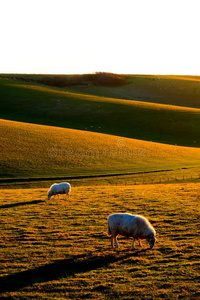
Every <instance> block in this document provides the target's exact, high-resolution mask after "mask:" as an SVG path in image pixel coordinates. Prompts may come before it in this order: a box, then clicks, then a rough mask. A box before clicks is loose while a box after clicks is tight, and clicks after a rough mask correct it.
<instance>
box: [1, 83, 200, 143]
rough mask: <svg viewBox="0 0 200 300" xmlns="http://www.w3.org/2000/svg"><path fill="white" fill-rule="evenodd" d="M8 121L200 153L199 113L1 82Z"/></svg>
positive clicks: (153, 104) (184, 108)
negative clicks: (72, 130) (110, 136)
mask: <svg viewBox="0 0 200 300" xmlns="http://www.w3.org/2000/svg"><path fill="white" fill-rule="evenodd" d="M0 99H1V101H0V117H1V118H3V119H9V120H15V121H23V122H31V123H37V124H44V125H52V126H59V127H65V128H73V129H80V130H89V131H95V132H101V133H105V134H112V135H117V136H118V135H119V136H124V137H129V138H135V139H141V140H147V141H154V142H159V143H167V144H173V145H181V146H190V147H200V139H199V128H200V109H197V108H196V109H195V108H187V107H181V106H174V105H164V104H155V103H148V102H142V101H133V100H122V99H116V98H109V97H101V96H95V95H87V94H81V93H75V92H69V91H63V90H59V89H56V88H50V87H45V86H41V85H31V84H30V83H22V82H18V81H16V80H6V79H1V80H0Z"/></svg>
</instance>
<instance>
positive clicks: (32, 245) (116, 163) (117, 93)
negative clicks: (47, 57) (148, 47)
mask: <svg viewBox="0 0 200 300" xmlns="http://www.w3.org/2000/svg"><path fill="white" fill-rule="evenodd" d="M199 97H200V77H199V76H152V75H143V76H140V75H117V74H108V73H98V74H85V75H57V76H56V75H23V74H19V75H16V74H4V75H3V74H1V76H0V118H1V119H0V141H1V154H2V155H1V156H0V220H1V221H0V248H1V251H0V299H77V300H78V299H98V300H100V299H102V300H103V299H127V300H128V299H149V300H150V299H155V300H160V299H170V300H172V299H192V300H193V299H200V284H199V282H200V254H199V252H200V239H199V236H200V214H199V200H200V198H199V197H200V196H199V195H200V150H199V147H200V139H199V133H200V131H199V128H200V102H199V99H200V98H199ZM61 180H62V181H64V180H68V181H69V182H70V183H71V185H72V193H71V197H70V199H69V200H65V199H63V198H62V197H60V199H58V198H56V199H54V198H52V199H51V200H50V201H48V200H47V190H48V188H49V186H50V185H51V184H52V183H53V182H55V181H61ZM115 212H129V213H133V214H143V215H145V216H146V217H147V218H148V219H149V220H150V221H151V223H152V224H153V226H154V227H155V229H156V232H157V233H158V235H159V237H158V241H157V243H156V245H155V247H154V248H153V249H152V250H149V249H148V245H147V244H146V243H145V242H143V244H144V245H143V246H144V247H143V248H142V249H141V248H139V246H137V247H136V250H131V240H130V239H126V238H122V237H119V245H120V246H121V247H120V249H117V250H116V249H115V250H112V249H111V247H110V240H109V237H108V236H107V217H108V215H109V214H111V213H115Z"/></svg>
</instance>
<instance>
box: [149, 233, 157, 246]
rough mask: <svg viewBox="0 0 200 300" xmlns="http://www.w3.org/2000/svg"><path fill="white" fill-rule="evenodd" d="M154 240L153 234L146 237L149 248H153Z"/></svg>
mask: <svg viewBox="0 0 200 300" xmlns="http://www.w3.org/2000/svg"><path fill="white" fill-rule="evenodd" d="M155 241H156V237H155V236H154V235H150V236H149V237H148V238H147V242H148V243H149V247H150V249H152V248H153V246H154V244H155Z"/></svg>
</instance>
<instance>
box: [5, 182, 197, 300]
mask: <svg viewBox="0 0 200 300" xmlns="http://www.w3.org/2000/svg"><path fill="white" fill-rule="evenodd" d="M199 191H200V185H199V184H197V183H196V184H195V183H188V184H173V185H172V184H168V185H156V186H155V185H145V186H141V185H138V186H135V185H127V186H114V185H112V186H94V185H92V186H87V187H82V186H79V187H74V186H73V187H72V193H71V197H70V200H69V201H66V200H64V199H62V197H61V198H60V199H59V200H58V199H55V200H54V199H52V200H51V201H47V199H46V196H47V189H43V188H40V189H31V188H30V189H23V190H21V189H15V190H9V189H8V190H1V193H0V210H1V224H0V246H1V258H0V260H1V264H0V270H1V272H0V273H1V275H0V282H1V285H0V286H1V287H0V289H1V290H0V296H1V297H7V298H9V299H27V298H33V299H53V298H54V299H66V298H67V299H84V298H86V299H116V298H117V299H131V298H132V299H198V298H199V296H200V289H199V288H200V286H199V279H200V273H199V270H200V268H199V267H200V262H199V259H200V255H199V250H200V241H199V239H198V236H199V233H200V232H199V214H198V210H197V207H198V203H199ZM113 212H130V213H137V214H144V215H145V216H146V217H148V218H149V220H150V221H151V223H152V224H153V226H154V227H155V229H156V231H157V233H158V234H159V238H158V243H156V244H155V247H154V249H153V250H146V249H147V247H148V245H147V244H146V243H145V242H143V247H144V248H143V249H140V248H139V246H138V245H136V250H134V251H132V250H131V240H130V239H126V238H122V237H119V239H118V241H119V245H120V249H119V250H112V249H111V247H110V239H109V238H108V237H107V234H106V230H107V217H108V215H109V214H111V213H113Z"/></svg>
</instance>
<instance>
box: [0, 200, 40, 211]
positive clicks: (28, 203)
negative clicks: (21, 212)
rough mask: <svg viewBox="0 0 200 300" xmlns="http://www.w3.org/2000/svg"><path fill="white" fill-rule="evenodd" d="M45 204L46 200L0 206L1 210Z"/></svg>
mask: <svg viewBox="0 0 200 300" xmlns="http://www.w3.org/2000/svg"><path fill="white" fill-rule="evenodd" d="M44 202H45V201H44V200H33V201H26V202H17V203H12V204H4V205H0V209H2V208H10V207H17V206H23V205H30V204H38V203H44Z"/></svg>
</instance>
